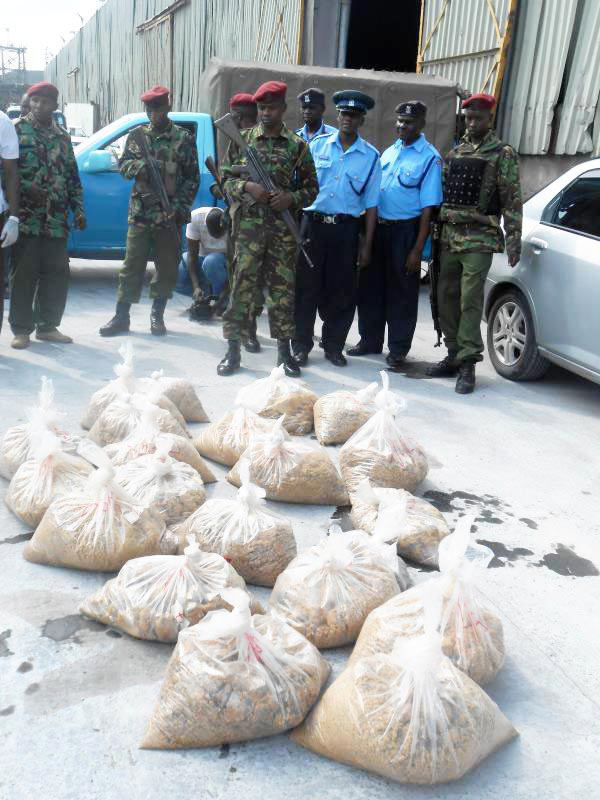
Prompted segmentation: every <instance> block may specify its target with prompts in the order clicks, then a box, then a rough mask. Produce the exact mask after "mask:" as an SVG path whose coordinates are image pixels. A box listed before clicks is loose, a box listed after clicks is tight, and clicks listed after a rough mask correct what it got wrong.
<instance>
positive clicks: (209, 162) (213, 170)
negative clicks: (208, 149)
mask: <svg viewBox="0 0 600 800" xmlns="http://www.w3.org/2000/svg"><path fill="white" fill-rule="evenodd" d="M204 163H205V164H206V169H207V170H208V171H209V172H210V174H211V175H212V176H213V179H214V182H215V183H216V184H217V186H218V187H219V191H220V192H221V197H222V198H223V200H224V202H225V204H226V205H227V206H230V205H231V203H230V202H229V198H228V197H227V192H226V191H225V186H224V184H223V179H222V178H221V175H220V173H219V170H218V169H217V165H216V164H215V160H214V158H213V157H212V156H208V158H207V159H206V161H205V162H204Z"/></svg>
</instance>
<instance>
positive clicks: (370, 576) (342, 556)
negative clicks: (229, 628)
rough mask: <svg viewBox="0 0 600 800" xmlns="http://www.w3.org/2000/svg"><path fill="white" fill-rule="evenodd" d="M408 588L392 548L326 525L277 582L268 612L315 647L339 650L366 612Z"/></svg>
mask: <svg viewBox="0 0 600 800" xmlns="http://www.w3.org/2000/svg"><path fill="white" fill-rule="evenodd" d="M400 570H401V571H400ZM408 585H410V579H409V577H408V573H407V571H406V567H405V566H404V565H403V564H400V562H399V560H398V557H397V556H396V552H395V548H393V547H388V546H387V545H382V544H378V543H377V542H373V540H372V539H371V538H370V537H369V536H367V534H366V533H364V531H350V532H348V533H342V531H341V529H340V528H339V527H338V526H337V525H332V526H331V533H330V535H329V536H328V537H327V538H326V539H323V540H322V541H320V542H319V543H318V544H317V545H315V546H314V547H311V548H309V549H308V550H305V551H304V552H303V553H300V555H298V556H296V558H295V559H294V560H293V561H292V562H291V564H289V566H288V567H286V569H285V570H284V571H283V572H282V573H281V575H280V576H279V577H278V578H277V581H276V582H275V587H274V589H273V593H272V594H271V597H270V600H269V609H270V613H271V615H272V616H274V617H276V618H277V619H281V620H283V621H284V622H287V623H288V625H291V626H292V628H295V629H296V630H297V631H299V632H300V633H302V634H303V635H304V636H306V638H307V639H308V640H309V641H311V642H312V643H313V644H314V645H315V646H316V647H318V648H319V649H321V648H326V647H341V646H342V645H345V644H350V642H354V641H356V637H357V636H358V634H359V633H360V629H361V628H362V626H363V623H364V621H365V619H366V618H367V616H368V614H369V612H370V611H372V610H373V609H374V608H377V606H380V605H381V604H382V603H385V601H386V600H389V598H390V597H393V596H394V595H396V594H398V592H400V591H401V590H402V589H405V588H406V587H407V586H408Z"/></svg>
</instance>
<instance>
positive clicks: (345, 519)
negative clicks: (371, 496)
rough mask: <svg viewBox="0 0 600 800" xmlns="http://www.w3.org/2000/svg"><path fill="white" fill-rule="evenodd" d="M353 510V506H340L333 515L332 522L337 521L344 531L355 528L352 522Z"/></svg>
mask: <svg viewBox="0 0 600 800" xmlns="http://www.w3.org/2000/svg"><path fill="white" fill-rule="evenodd" d="M351 511H352V506H338V507H337V508H336V510H335V511H334V512H333V514H332V515H331V522H337V524H338V525H339V526H340V528H341V529H342V530H343V531H352V530H354V525H353V524H352V520H351V519H350V512H351Z"/></svg>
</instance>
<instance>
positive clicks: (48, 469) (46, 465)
mask: <svg viewBox="0 0 600 800" xmlns="http://www.w3.org/2000/svg"><path fill="white" fill-rule="evenodd" d="M32 449H33V457H32V458H30V459H29V460H27V461H25V462H24V463H23V464H21V466H20V467H19V468H18V469H17V471H16V472H15V474H14V475H13V477H12V478H11V481H10V483H9V485H8V490H7V492H6V495H5V497H4V500H5V502H6V505H7V506H8V507H9V508H10V510H11V511H12V512H13V513H14V514H16V515H17V517H19V519H21V520H22V521H23V522H24V523H25V524H26V525H28V526H29V527H30V528H36V527H37V526H38V525H39V523H40V521H41V519H42V517H43V516H44V514H45V512H46V509H47V508H48V506H49V505H50V504H51V503H52V501H53V500H54V499H55V498H57V497H60V496H61V495H65V494H70V493H71V492H73V491H76V490H77V488H78V487H79V486H80V485H83V483H84V482H85V479H86V477H87V476H88V475H89V474H90V473H91V472H93V468H92V466H91V465H90V464H88V462H87V461H85V460H84V459H83V458H80V457H79V456H74V455H71V454H70V453H65V451H64V450H63V449H62V446H61V443H60V441H59V439H58V437H57V436H55V435H54V434H53V433H51V432H50V431H48V430H46V431H43V432H41V433H40V435H39V440H38V442H37V444H36V445H35V446H34V447H33V448H32Z"/></svg>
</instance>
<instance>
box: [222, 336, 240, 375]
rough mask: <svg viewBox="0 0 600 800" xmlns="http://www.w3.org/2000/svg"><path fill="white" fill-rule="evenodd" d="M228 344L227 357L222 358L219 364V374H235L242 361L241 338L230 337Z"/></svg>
mask: <svg viewBox="0 0 600 800" xmlns="http://www.w3.org/2000/svg"><path fill="white" fill-rule="evenodd" d="M227 345H228V347H227V352H226V353H225V358H223V359H221V361H219V364H218V366H217V375H233V373H234V372H235V371H236V370H238V369H239V368H240V365H241V363H242V357H241V354H240V341H239V339H229V340H228V342H227Z"/></svg>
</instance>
